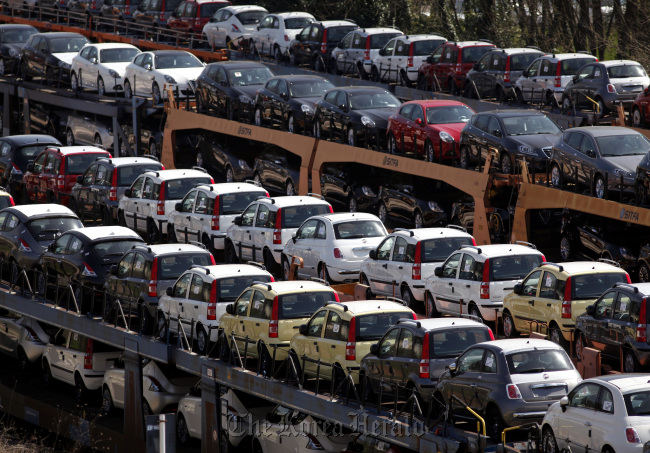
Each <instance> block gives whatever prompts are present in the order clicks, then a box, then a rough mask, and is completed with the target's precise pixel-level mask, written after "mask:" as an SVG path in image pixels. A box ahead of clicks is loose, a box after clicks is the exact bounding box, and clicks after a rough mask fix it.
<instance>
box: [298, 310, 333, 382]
mask: <svg viewBox="0 0 650 453" xmlns="http://www.w3.org/2000/svg"><path fill="white" fill-rule="evenodd" d="M327 312H328V310H326V309H321V310H319V311H317V312H316V313H315V314H314V316H312V317H311V319H310V320H309V323H308V324H307V333H306V334H305V335H301V334H297V335H296V336H295V337H294V339H293V347H294V348H295V351H296V354H298V358H299V360H300V363H301V364H302V363H303V357H305V358H306V360H305V361H304V363H305V368H304V369H305V371H306V372H307V373H310V374H312V375H314V374H316V373H317V371H318V363H316V362H314V361H315V360H318V359H322V357H321V356H320V352H321V350H320V348H319V343H320V341H321V337H322V336H323V328H324V327H325V320H326V319H327ZM321 373H324V376H327V372H326V371H324V370H323V369H322V367H321Z"/></svg>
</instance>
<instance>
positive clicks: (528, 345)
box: [484, 338, 562, 354]
mask: <svg viewBox="0 0 650 453" xmlns="http://www.w3.org/2000/svg"><path fill="white" fill-rule="evenodd" d="M484 345H487V346H490V347H492V348H494V349H500V350H501V351H503V352H504V353H506V354H508V353H510V352H516V351H526V350H531V349H557V350H560V349H562V347H561V346H560V345H558V344H556V343H553V342H552V341H549V340H542V339H538V338H508V339H505V340H495V341H490V342H487V343H484Z"/></svg>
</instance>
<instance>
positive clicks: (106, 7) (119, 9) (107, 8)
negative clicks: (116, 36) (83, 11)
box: [99, 0, 142, 22]
mask: <svg viewBox="0 0 650 453" xmlns="http://www.w3.org/2000/svg"><path fill="white" fill-rule="evenodd" d="M140 3H142V0H104V4H103V5H102V9H101V10H100V11H99V15H100V16H101V17H104V18H106V19H113V20H120V21H125V22H132V21H133V16H134V13H135V12H136V11H137V9H138V7H139V6H140Z"/></svg>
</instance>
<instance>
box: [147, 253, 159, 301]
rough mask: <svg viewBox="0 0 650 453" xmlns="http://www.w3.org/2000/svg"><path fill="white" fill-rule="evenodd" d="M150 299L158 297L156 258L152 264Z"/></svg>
mask: <svg viewBox="0 0 650 453" xmlns="http://www.w3.org/2000/svg"><path fill="white" fill-rule="evenodd" d="M149 297H158V258H154V259H153V263H151V277H150V280H149Z"/></svg>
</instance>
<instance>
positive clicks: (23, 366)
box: [17, 346, 31, 371]
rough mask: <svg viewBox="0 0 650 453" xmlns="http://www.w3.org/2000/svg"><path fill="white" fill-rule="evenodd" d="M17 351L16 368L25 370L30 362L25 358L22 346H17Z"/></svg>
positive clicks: (25, 354)
mask: <svg viewBox="0 0 650 453" xmlns="http://www.w3.org/2000/svg"><path fill="white" fill-rule="evenodd" d="M17 353H18V369H19V370H22V371H25V370H26V369H27V368H29V366H30V365H31V362H30V361H29V359H28V358H27V353H26V352H25V350H24V349H23V348H22V346H19V347H18V351H17Z"/></svg>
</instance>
